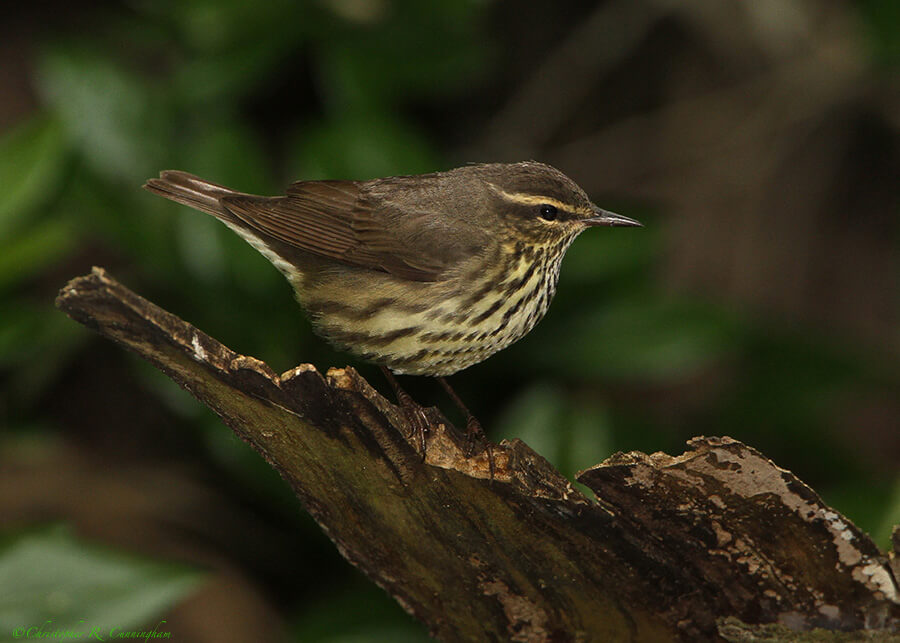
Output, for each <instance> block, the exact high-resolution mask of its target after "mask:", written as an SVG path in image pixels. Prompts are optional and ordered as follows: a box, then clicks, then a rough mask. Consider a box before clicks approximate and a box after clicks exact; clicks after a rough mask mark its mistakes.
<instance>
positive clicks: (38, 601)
mask: <svg viewBox="0 0 900 643" xmlns="http://www.w3.org/2000/svg"><path fill="white" fill-rule="evenodd" d="M202 578H203V577H202V575H201V574H199V573H197V572H195V571H192V570H188V569H185V568H184V567H181V566H177V565H173V564H169V563H161V562H159V561H154V560H149V559H144V558H139V557H137V556H133V555H126V554H122V553H115V552H113V551H111V550H108V549H105V548H102V547H99V546H97V545H93V544H89V543H87V542H84V541H81V540H78V539H76V538H75V537H73V536H72V534H71V533H70V532H69V531H68V530H67V529H60V528H56V529H52V530H49V531H45V532H40V533H28V534H24V535H22V536H20V537H18V538H15V539H13V540H12V541H11V542H9V543H7V544H6V545H5V546H3V547H2V548H0V632H3V633H4V634H8V633H11V632H14V631H17V630H18V629H19V628H26V629H27V628H30V627H40V626H41V625H43V624H45V623H47V621H51V624H50V625H49V626H46V627H45V629H48V628H49V629H51V630H55V629H61V630H64V629H72V630H79V631H81V630H86V631H90V630H91V629H92V628H93V627H101V628H105V631H106V632H108V631H109V628H112V627H118V628H122V629H124V630H128V629H134V628H137V627H139V626H141V625H143V624H147V623H150V622H152V621H153V619H156V618H159V617H160V615H161V614H163V613H164V612H165V610H166V609H168V608H170V607H171V606H172V605H173V604H175V603H176V602H178V601H180V600H182V599H183V598H184V597H185V596H187V595H188V594H190V593H191V592H192V591H193V590H194V589H195V588H196V587H197V585H198V583H199V582H200V581H201V580H202Z"/></svg>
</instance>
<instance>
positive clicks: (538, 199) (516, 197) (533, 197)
mask: <svg viewBox="0 0 900 643" xmlns="http://www.w3.org/2000/svg"><path fill="white" fill-rule="evenodd" d="M486 183H487V184H488V185H489V186H491V189H493V190H494V191H495V192H496V193H497V194H499V195H500V196H502V197H503V198H504V199H506V200H508V201H512V202H513V203H521V204H522V205H543V204H544V203H546V204H547V205H552V206H555V207H556V208H558V209H560V210H565V211H566V212H571V213H572V214H586V215H591V214H593V213H594V211H593V210H591V209H590V208H578V207H574V206H572V205H571V204H568V203H563V202H562V201H560V200H558V199H554V198H553V197H551V196H542V195H540V194H527V193H524V192H507V191H506V190H502V189H500V188H498V187H497V186H496V185H494V184H493V183H490V182H489V181H486Z"/></svg>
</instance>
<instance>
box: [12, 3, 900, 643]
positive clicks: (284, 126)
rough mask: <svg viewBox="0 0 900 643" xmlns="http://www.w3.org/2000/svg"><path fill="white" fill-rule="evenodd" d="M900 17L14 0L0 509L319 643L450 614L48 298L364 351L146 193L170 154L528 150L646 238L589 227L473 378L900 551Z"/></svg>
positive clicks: (512, 399)
mask: <svg viewBox="0 0 900 643" xmlns="http://www.w3.org/2000/svg"><path fill="white" fill-rule="evenodd" d="M898 6H900V5H898V4H897V3H896V2H893V1H891V0H866V1H864V2H860V3H856V4H851V3H816V2H812V1H811V0H791V1H786V2H753V3H744V2H739V1H737V0H734V1H727V2H704V1H700V0H693V1H691V2H679V3H671V2H661V1H650V0H642V1H640V2H622V1H616V0H611V1H608V2H599V3H590V2H588V3H582V2H575V1H574V0H573V1H567V2H559V3H538V4H536V5H534V6H528V7H523V6H522V5H521V4H520V3H515V2H509V1H499V2H493V3H486V2H476V1H466V0H461V1H458V2H455V1H448V2H436V3H421V2H415V1H413V0H352V1H348V0H320V1H316V2H313V1H310V2H299V3H294V2H287V1H284V0H279V1H276V2H271V3H265V4H262V5H260V4H258V3H257V4H250V3H242V2H213V1H212V0H187V1H183V2H174V1H164V2H155V3H136V4H135V3H130V4H124V3H95V2H90V1H81V2H74V3H63V2H51V3H41V4H40V5H36V4H34V3H32V4H28V3H13V4H10V5H9V6H5V7H4V8H3V9H2V10H0V12H2V15H3V20H0V68H2V69H3V71H4V73H3V74H0V97H2V98H0V128H2V130H3V132H2V133H0V186H2V188H3V189H2V190H0V380H2V384H0V426H2V427H3V429H4V442H3V451H2V453H0V470H2V471H3V474H2V476H3V482H4V486H3V487H2V489H3V493H2V494H0V515H2V516H3V518H2V526H3V528H4V531H5V532H9V533H15V532H17V531H18V530H21V529H25V528H27V527H30V526H32V525H33V524H34V523H35V522H46V521H57V520H64V521H66V522H68V523H70V524H71V525H73V526H74V527H75V531H76V533H79V534H82V535H89V536H90V537H91V538H92V539H95V540H105V541H107V542H111V543H114V544H116V545H117V546H119V547H124V548H127V549H131V550H134V551H139V552H143V553H145V554H150V555H153V556H157V557H162V558H167V559H176V560H179V561H181V562H185V563H188V564H193V565H199V566H203V567H206V568H214V569H217V570H224V571H223V573H226V574H228V577H229V578H239V579H240V580H241V582H242V583H243V584H242V585H241V586H242V587H244V588H245V590H246V593H244V594H242V595H244V596H248V597H249V596H253V597H254V599H253V600H251V599H249V598H248V599H247V600H244V601H242V604H244V605H247V606H251V605H254V606H259V607H260V611H259V612H257V617H258V618H260V619H261V620H266V621H268V622H270V623H271V622H272V621H271V619H269V618H268V615H271V614H274V613H277V614H279V615H280V616H281V619H282V620H281V621H279V622H278V623H277V624H276V625H274V627H275V629H277V630H279V631H290V632H293V633H295V634H296V635H298V636H301V638H302V637H306V640H309V639H310V638H311V639H313V640H315V639H316V638H319V639H324V637H325V635H326V634H328V635H333V636H336V635H338V634H339V633H341V632H343V633H345V634H348V635H349V634H352V633H353V632H355V631H358V630H357V629H355V628H362V627H364V628H365V631H366V632H367V634H368V635H370V636H371V635H372V633H373V632H374V631H375V630H376V629H378V628H376V627H374V626H373V625H372V624H373V623H378V626H379V627H380V628H381V631H382V632H383V634H384V637H383V638H384V639H385V640H392V641H393V640H398V638H402V637H403V636H406V637H408V638H409V639H410V640H413V639H415V638H416V637H419V636H422V635H421V633H420V632H419V630H417V629H415V626H414V625H412V624H410V623H409V621H408V620H406V617H405V616H404V615H403V614H402V613H401V612H399V610H396V608H394V607H392V605H391V603H390V601H387V600H386V599H385V597H383V596H381V595H379V594H377V593H375V594H373V593H372V592H371V591H370V590H368V589H367V588H366V587H365V585H364V584H362V583H360V582H359V581H358V579H357V577H356V576H355V572H353V571H352V570H351V569H350V568H348V567H347V566H346V565H344V564H343V563H342V562H341V561H340V560H339V559H338V558H336V557H334V556H333V554H331V553H330V551H331V549H330V545H329V544H328V543H326V542H324V541H323V539H322V537H321V535H320V534H319V533H318V530H317V529H316V528H315V526H314V525H312V524H311V522H310V521H309V520H307V519H305V518H303V517H302V516H299V515H298V512H297V507H296V504H295V501H294V498H293V496H292V495H291V494H290V493H288V492H287V491H286V489H285V488H284V485H283V484H282V483H281V481H280V480H279V479H277V478H276V477H274V476H272V475H271V473H270V472H269V471H268V468H267V467H266V466H265V465H264V464H263V463H261V462H260V461H259V459H258V458H257V457H256V456H255V454H253V453H252V452H250V451H249V450H248V449H247V448H246V447H245V446H244V445H243V444H241V443H239V442H238V441H236V440H234V439H233V438H231V437H229V436H228V435H227V434H226V432H225V431H223V430H222V427H221V425H220V423H219V421H218V419H217V418H215V417H214V416H213V415H212V414H210V413H207V412H205V411H204V410H202V409H200V408H198V406H197V405H196V404H195V403H194V402H193V401H192V400H190V399H189V398H187V397H186V396H185V395H183V394H182V393H180V392H178V391H175V390H173V388H172V387H171V386H170V384H169V382H168V381H165V380H164V379H162V378H160V377H159V376H158V375H157V374H155V373H154V372H153V371H152V370H151V369H147V368H146V367H144V366H143V365H142V364H140V363H139V362H138V361H136V360H133V359H131V358H126V357H123V356H122V355H121V354H120V353H119V352H118V351H116V350H114V349H111V348H110V347H107V346H105V345H104V344H102V343H98V342H97V341H96V340H94V339H92V338H91V337H90V336H89V335H88V334H86V333H83V332H80V331H79V329H78V328H77V327H76V326H75V325H74V324H72V323H71V322H69V321H68V320H66V319H65V318H64V317H63V316H62V315H59V314H58V313H56V312H54V311H53V309H52V301H53V298H54V296H55V294H56V291H57V290H58V288H59V286H60V285H61V284H62V283H64V282H65V281H67V280H68V279H69V278H70V277H71V276H72V275H74V274H80V273H83V272H86V271H87V270H88V269H89V267H90V266H91V265H93V264H103V265H105V266H108V267H109V268H110V269H111V270H113V271H114V272H115V273H116V274H117V275H119V276H121V277H122V278H127V279H128V281H129V283H132V284H134V286H135V287H136V288H138V289H140V290H141V292H146V293H148V295H149V296H151V297H152V298H153V299H154V300H156V301H159V302H160V303H161V304H162V305H163V306H165V307H166V308H167V309H170V310H173V311H176V312H177V313H178V314H179V315H180V316H182V317H184V318H185V319H188V320H190V321H191V322H192V323H193V324H195V325H196V326H198V327H199V328H202V329H203V330H206V331H208V332H210V333H213V334H215V335H216V336H217V337H220V338H221V339H222V340H223V341H224V342H225V343H226V344H228V345H231V346H235V347H236V348H238V349H239V350H240V351H241V352H243V353H245V354H252V355H257V356H259V357H261V358H263V359H264V360H265V361H266V362H267V363H269V364H272V366H273V367H274V368H276V369H278V370H280V371H283V370H287V369H288V368H290V367H292V366H294V365H295V364H297V363H299V362H301V361H304V362H307V361H308V362H312V363H315V364H316V365H317V366H319V367H320V368H324V367H326V366H329V365H341V366H342V365H344V364H346V363H347V362H348V358H347V357H346V356H344V355H338V354H334V353H332V352H330V351H329V350H328V349H327V347H325V346H324V344H323V343H322V342H320V341H318V340H316V339H315V338H313V337H312V334H311V332H310V329H309V326H308V324H307V322H306V321H305V320H304V319H303V318H302V315H301V313H300V312H299V311H298V310H297V309H296V307H295V305H294V304H293V302H292V300H291V294H290V288H289V287H288V286H287V284H285V283H284V282H283V280H282V279H281V277H280V276H279V275H278V274H277V272H276V271H275V270H272V269H271V267H270V266H269V265H268V263H267V262H266V261H265V260H264V259H263V258H262V257H258V256H257V255H256V254H255V253H254V251H253V250H252V249H249V248H246V247H245V246H244V245H243V242H241V241H240V240H239V239H236V238H232V237H231V236H230V235H229V234H228V232H227V231H226V230H220V229H219V228H218V227H217V226H216V225H215V222H213V221H207V220H206V219H205V218H202V217H197V216H193V215H192V213H189V212H183V211H180V210H179V209H177V208H175V207H172V206H169V205H167V204H164V203H160V202H157V201H156V200H154V199H152V198H151V197H150V196H149V195H146V194H144V193H142V191H141V190H139V187H138V186H139V185H140V184H141V183H142V182H143V181H144V180H145V179H146V178H147V177H149V176H154V175H156V173H157V172H158V171H159V170H161V169H167V168H171V167H177V168H183V169H186V170H190V171H192V172H196V173H198V174H201V175H203V176H209V177H210V178H211V179H214V180H217V181H220V182H222V183H226V184H228V185H233V186H235V187H237V188H241V189H245V190H247V191H252V192H275V191H276V190H279V189H280V188H282V187H283V186H284V185H285V184H286V183H288V182H289V181H290V180H293V179H296V178H324V177H329V178H369V177H373V176H379V175H388V174H396V173H409V172H418V171H428V170H433V169H440V168H446V167H451V166H453V165H456V164H459V163H460V162H465V161H486V160H520V158H521V157H522V156H533V157H536V158H538V159H540V160H543V161H547V162H550V163H553V164H555V165H557V166H558V167H560V169H562V170H564V171H565V172H566V173H567V174H569V175H570V176H572V177H573V178H575V179H576V180H577V181H578V182H579V183H580V184H581V185H583V186H585V187H586V188H587V189H588V191H589V192H590V194H591V196H592V197H593V199H594V200H595V201H596V202H598V203H600V204H602V205H604V206H607V207H609V208H611V209H613V210H618V211H621V212H623V213H625V214H628V215H633V216H635V217H636V218H639V219H641V220H642V221H644V222H645V223H647V224H649V225H648V227H647V228H646V229H645V230H644V231H643V232H644V233H645V234H642V235H640V237H638V236H635V237H634V238H629V239H627V240H621V239H618V238H617V239H616V240H613V241H610V240H609V239H608V238H604V237H602V236H600V235H597V236H589V235H583V236H582V238H580V239H579V240H578V242H577V243H576V244H575V245H574V246H573V248H572V249H571V250H570V251H569V254H568V256H567V258H566V261H565V267H564V268H563V271H562V281H561V283H560V287H559V292H558V295H557V298H556V301H555V302H554V305H553V306H552V307H551V310H550V313H549V315H548V317H547V318H546V319H545V320H544V321H543V322H542V324H541V325H540V326H539V327H538V328H537V329H536V330H535V331H534V332H533V333H532V334H531V335H529V337H528V338H527V339H525V340H523V341H522V342H521V343H520V344H518V345H517V346H516V347H514V348H513V349H510V350H508V351H505V352H504V353H502V354H500V355H498V356H497V357H496V358H494V359H492V360H491V361H489V362H487V363H485V364H483V365H479V366H478V367H475V368H472V369H470V370H468V371H466V372H465V373H463V374H462V375H460V376H459V377H457V378H455V380H456V381H455V382H454V385H455V386H456V387H457V388H458V389H459V390H460V393H461V395H462V396H463V397H464V398H465V399H466V400H467V401H469V402H471V406H472V407H473V408H472V410H473V412H474V413H475V414H476V415H477V416H478V417H479V418H481V419H482V420H483V421H484V423H485V425H486V426H487V429H488V431H489V433H490V434H491V436H492V437H494V438H499V437H501V436H505V437H512V436H514V435H518V433H517V432H518V431H520V430H523V427H524V426H525V425H523V423H522V422H521V418H522V417H523V416H527V417H529V418H534V417H543V418H548V422H549V424H550V426H548V427H546V428H544V429H543V430H540V431H536V432H534V436H533V437H532V435H531V434H529V438H528V442H529V444H531V446H533V447H535V448H536V449H537V450H538V451H540V452H541V453H545V454H548V455H550V456H553V455H554V454H555V457H557V458H558V461H555V462H554V463H555V464H556V465H557V466H559V467H560V468H561V470H562V471H563V473H565V474H566V475H569V476H572V475H573V474H574V472H575V470H576V469H577V468H579V467H583V466H587V465H588V464H590V463H593V462H597V461H600V460H601V459H603V458H604V457H605V456H607V455H609V454H610V453H612V452H613V451H615V450H620V449H621V450H632V449H641V450H644V451H647V452H653V451H657V450H668V451H670V452H675V451H680V448H681V444H682V443H683V441H684V440H685V439H686V438H688V437H690V436H692V435H697V434H701V433H722V432H727V433H728V434H730V435H733V436H734V437H736V438H738V439H741V440H743V441H745V442H747V443H750V444H753V445H754V446H757V447H759V448H760V449H761V450H762V451H763V452H765V453H766V454H767V455H768V456H769V457H772V458H773V459H774V460H775V461H777V462H779V463H780V464H782V465H784V466H787V467H789V468H790V469H791V470H793V471H795V472H796V473H797V474H798V476H799V477H801V478H802V479H804V480H807V481H808V482H809V483H810V484H811V485H812V486H813V487H815V488H816V489H817V490H819V491H820V492H822V493H823V495H824V497H825V499H826V501H828V502H829V504H832V505H834V506H835V507H837V508H838V509H840V510H841V511H843V512H844V513H845V514H847V515H848V516H849V517H850V518H851V519H853V520H854V522H856V523H857V524H859V525H860V526H861V527H863V528H864V529H867V530H869V531H871V532H872V534H873V537H874V538H875V540H876V541H877V542H878V543H879V544H881V545H882V546H884V545H886V544H887V542H888V537H889V528H890V525H892V524H895V523H897V522H898V521H900V478H898V473H900V471H898V467H897V462H898V458H900V431H898V430H897V429H898V427H900V402H898V400H900V367H898V363H900V360H898V359H897V358H898V350H900V347H898V343H897V330H896V329H897V328H898V321H900V319H898V317H900V312H898V302H900V297H898V290H900V289H898V283H897V282H898V279H900V271H898V270H897V265H898V263H897V262H898V245H900V241H898V230H897V226H898V217H897V213H898V192H897V191H898V182H897V180H896V177H897V176H898V174H900V172H898V164H900V161H898V159H900V154H898V141H900V136H898V128H900V119H898V116H897V115H898V114H900V98H898V97H900V91H898V84H897V74H896V71H897V66H898V64H900V47H898V43H900V28H898V25H900V17H898ZM360 369H361V370H362V372H363V373H364V374H365V372H366V371H365V367H364V366H360ZM13 373H15V374H16V376H15V377H12V374H13ZM409 388H410V389H411V392H412V393H413V395H414V396H415V397H416V398H417V399H420V400H422V401H424V402H427V401H428V400H429V396H430V395H433V394H434V393H433V392H432V391H431V390H430V389H427V388H425V387H423V386H422V385H420V384H418V383H415V382H411V383H409ZM485 391H489V392H490V394H489V395H486V394H485ZM136 410H137V411H139V412H136ZM17 472H18V473H17ZM116 489H120V490H128V492H127V493H123V494H118V493H114V492H113V491H109V493H108V495H105V496H98V495H97V494H98V493H100V491H101V490H116ZM172 489H177V490H178V492H177V493H175V494H174V495H173V494H172V492H171V490H172ZM75 490H78V492H77V493H76V492H75ZM114 495H115V498H114V497H113V496H114ZM173 497H177V498H178V499H179V500H180V502H178V503H175V504H173V502H174V501H173V500H172V498H173ZM97 498H102V501H100V500H97ZM138 512H141V513H142V515H143V519H139V518H138V517H137V515H136V514H137V513H138ZM148 525H149V527H148ZM23 533H25V534H28V533H30V532H23ZM21 537H22V538H27V537H28V536H27V535H23V536H21ZM40 542H46V541H40ZM261 552H266V555H265V556H262V557H259V554H260V553H261ZM271 560H278V561H279V565H280V567H278V568H277V569H273V568H272V565H271V564H270V563H271ZM323 584H324V587H322V585H323ZM213 585H215V584H213ZM222 586H224V585H222ZM313 587H315V588H316V591H315V592H313V591H312V589H311V588H313ZM81 596H82V597H84V599H85V600H86V601H89V600H90V597H89V596H88V595H87V594H84V593H82V594H81ZM272 596H277V597H278V599H277V600H274V599H272V598H271V597H272ZM210 604H213V603H210ZM362 605H367V606H370V607H369V608H367V609H369V610H371V611H366V609H363V608H361V607H359V606H362ZM182 607H183V604H182ZM183 608H184V607H183ZM184 609H187V608H184ZM194 613H195V614H204V613H206V612H204V611H203V609H198V611H196V612H194ZM217 613H220V614H221V613H228V614H233V615H234V620H235V621H238V620H240V619H241V618H242V616H243V615H244V614H243V612H241V611H240V610H235V609H231V607H225V608H223V609H219V610H217ZM351 613H352V614H353V615H354V616H353V618H349V615H350V614H351ZM196 618H198V621H197V622H202V621H203V620H204V619H203V618H202V617H196ZM206 620H208V619H206ZM243 622H244V623H245V624H246V623H248V622H251V617H248V620H246V621H243ZM253 622H258V621H253ZM229 631H231V632H233V634H232V636H234V637H235V638H233V639H232V640H247V637H246V636H244V637H243V638H240V636H238V634H237V633H239V632H240V633H243V634H246V632H247V631H248V630H241V629H240V628H238V627H237V626H236V625H235V626H234V627H227V626H226V627H223V628H222V632H219V633H218V634H221V636H219V637H217V638H215V640H217V641H223V640H227V639H225V638H223V637H224V636H226V635H227V634H228V632H229ZM198 640H199V639H198ZM210 640H212V639H210ZM371 640H374V639H371Z"/></svg>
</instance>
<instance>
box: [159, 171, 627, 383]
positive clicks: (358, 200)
mask: <svg viewBox="0 0 900 643" xmlns="http://www.w3.org/2000/svg"><path fill="white" fill-rule="evenodd" d="M144 187H146V188H147V189H148V190H150V191H151V192H154V193H156V194H159V195H162V196H164V197H166V198H167V199H171V200H173V201H177V202H179V203H183V204H185V205H188V206H190V207H192V208H196V209H197V210H202V211H203V212H207V213H209V214H211V215H213V216H214V217H216V218H218V219H220V220H221V221H222V222H223V223H224V224H225V225H227V226H228V227H229V228H231V229H232V230H234V231H235V232H236V233H237V234H239V235H240V236H241V237H243V238H244V239H245V240H246V241H247V242H248V243H250V245H252V246H253V247H254V248H256V249H257V250H258V251H259V252H261V253H262V254H263V255H264V256H265V257H266V258H267V259H268V260H269V261H271V262H272V263H273V264H274V265H275V267H276V268H278V269H279V270H280V271H281V272H282V273H283V274H284V275H285V277H287V279H288V281H290V283H291V285H292V286H293V288H294V291H295V293H296V296H297V299H298V300H299V301H300V303H301V304H302V306H303V307H304V308H305V309H306V311H307V312H308V313H309V315H310V317H311V319H312V323H313V326H314V328H315V330H316V331H317V332H318V333H319V334H320V335H322V336H323V337H325V338H326V339H327V340H329V341H330V342H331V343H332V344H334V345H335V346H337V347H338V348H341V349H344V350H347V351H349V352H351V353H354V354H356V355H358V356H359V357H361V358H362V359H364V360H367V361H371V362H374V363H376V364H379V365H381V366H383V367H387V369H390V370H391V371H393V372H395V373H404V374H410V375H430V376H436V377H441V378H442V377H443V376H445V375H450V374H452V373H455V372H457V371H459V370H462V369H464V368H466V367H468V366H471V365H472V364H476V363H478V362H480V361H482V360H484V359H486V358H487V357H489V356H491V355H492V354H494V353H496V352H497V351H499V350H501V349H503V348H505V347H507V346H509V345H510V344H512V343H513V342H515V341H516V340H518V339H519V338H521V337H522V336H523V335H525V334H526V333H528V331H530V330H531V329H532V328H533V327H534V325H535V324H537V322H538V321H539V320H540V319H541V318H542V317H543V316H544V313H546V312H547V307H548V306H549V305H550V300H551V299H552V298H553V295H554V293H555V292H556V284H557V280H558V278H559V266H560V262H561V261H562V258H563V255H564V254H565V252H566V249H567V248H568V247H569V245H570V244H571V243H572V241H573V240H574V239H575V237H577V236H578V234H579V233H580V232H582V231H583V230H585V229H586V228H588V227H591V226H637V225H640V224H639V223H638V222H637V221H635V220H633V219H629V218H627V217H623V216H620V215H618V214H614V213H612V212H607V211H606V210H602V209H600V208H598V207H597V206H595V205H594V204H593V203H591V200H590V199H589V198H588V196H587V195H586V194H585V192H584V190H582V189H581V188H580V187H578V185H576V184H575V182H574V181H572V180H571V179H569V178H568V177H567V176H566V175H564V174H563V173H562V172H560V171H559V170H557V169H555V168H552V167H550V166H548V165H544V164H542V163H536V162H533V161H526V162H522V163H511V164H502V163H490V164H482V165H467V166H464V167H460V168H456V169H453V170H449V171H447V172H437V173H433V174H421V175H416V176H393V177H387V178H381V179H373V180H371V181H299V182H297V183H294V184H292V185H291V186H290V187H289V188H288V190H287V194H286V195H285V196H277V197H261V196H254V195H250V194H244V193H241V192H236V191H234V190H231V189H229V188H226V187H223V186H221V185H216V184H215V183H210V182H209V181H205V180H203V179H201V178H198V177H196V176H193V175H191V174H187V173H185V172H179V171H167V172H163V173H162V174H161V175H160V178H158V179H150V180H149V181H147V183H146V184H145V186H144ZM442 383H444V382H443V380H442ZM445 385H446V383H445Z"/></svg>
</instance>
